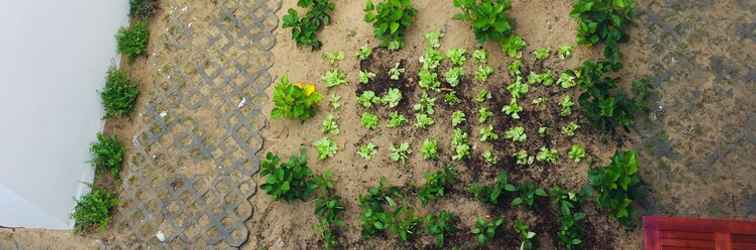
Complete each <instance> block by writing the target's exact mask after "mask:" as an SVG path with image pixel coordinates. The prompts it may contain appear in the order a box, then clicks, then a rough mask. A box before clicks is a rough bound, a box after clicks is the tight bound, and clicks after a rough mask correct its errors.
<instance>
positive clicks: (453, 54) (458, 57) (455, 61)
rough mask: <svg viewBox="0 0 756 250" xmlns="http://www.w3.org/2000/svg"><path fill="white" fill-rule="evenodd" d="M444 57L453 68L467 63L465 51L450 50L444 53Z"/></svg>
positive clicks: (458, 49) (459, 49)
mask: <svg viewBox="0 0 756 250" xmlns="http://www.w3.org/2000/svg"><path fill="white" fill-rule="evenodd" d="M446 57H448V58H449V62H451V64H452V65H453V66H462V65H464V64H465V62H466V61H467V50H465V49H461V48H454V49H450V50H449V51H447V52H446Z"/></svg>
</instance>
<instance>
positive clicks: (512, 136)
mask: <svg viewBox="0 0 756 250" xmlns="http://www.w3.org/2000/svg"><path fill="white" fill-rule="evenodd" d="M504 139H508V140H512V141H513V142H524V141H525V140H527V139H528V135H527V134H525V128H523V127H514V128H510V129H509V130H507V131H506V132H504Z"/></svg>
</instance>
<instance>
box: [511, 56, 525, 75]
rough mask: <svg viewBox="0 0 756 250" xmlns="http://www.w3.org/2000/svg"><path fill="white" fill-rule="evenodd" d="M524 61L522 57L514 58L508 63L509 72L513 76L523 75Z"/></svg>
mask: <svg viewBox="0 0 756 250" xmlns="http://www.w3.org/2000/svg"><path fill="white" fill-rule="evenodd" d="M522 68H523V62H522V59H514V60H512V62H511V63H509V64H508V65H507V73H509V76H511V77H522Z"/></svg>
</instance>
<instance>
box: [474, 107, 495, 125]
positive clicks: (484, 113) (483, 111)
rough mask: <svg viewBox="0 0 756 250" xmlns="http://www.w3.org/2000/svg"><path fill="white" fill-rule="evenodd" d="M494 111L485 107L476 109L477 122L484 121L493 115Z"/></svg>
mask: <svg viewBox="0 0 756 250" xmlns="http://www.w3.org/2000/svg"><path fill="white" fill-rule="evenodd" d="M493 115H494V113H493V112H491V110H490V109H488V108H486V107H481V108H480V109H478V123H486V122H487V121H488V119H489V118H491V117H493Z"/></svg>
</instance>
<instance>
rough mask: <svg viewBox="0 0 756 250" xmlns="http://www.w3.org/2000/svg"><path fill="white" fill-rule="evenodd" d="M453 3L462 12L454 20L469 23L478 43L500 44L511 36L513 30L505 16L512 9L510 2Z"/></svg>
mask: <svg viewBox="0 0 756 250" xmlns="http://www.w3.org/2000/svg"><path fill="white" fill-rule="evenodd" d="M453 3H454V7H457V8H460V9H461V10H462V13H459V14H457V15H455V16H454V19H456V20H460V21H465V22H469V23H471V24H472V28H473V33H475V39H477V40H478V42H479V43H485V42H486V41H494V42H499V43H500V42H503V41H504V40H505V39H506V38H508V37H509V36H510V35H511V34H512V31H513V29H514V28H513V27H512V21H511V20H510V19H509V17H508V16H507V11H509V9H511V8H512V3H511V1H510V0H454V1H453Z"/></svg>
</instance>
